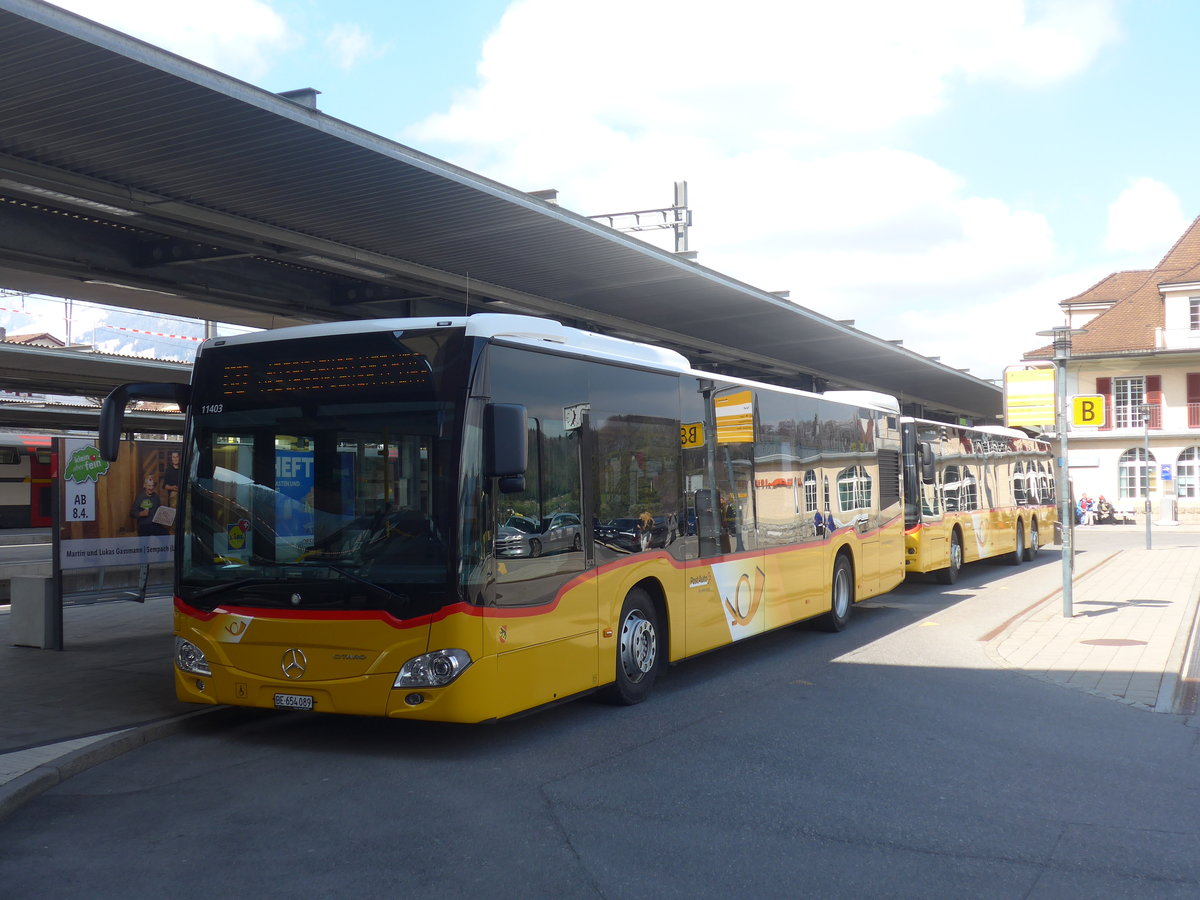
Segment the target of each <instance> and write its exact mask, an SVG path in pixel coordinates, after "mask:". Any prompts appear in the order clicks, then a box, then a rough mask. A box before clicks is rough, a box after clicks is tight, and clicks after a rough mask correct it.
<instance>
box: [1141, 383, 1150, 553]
mask: <svg viewBox="0 0 1200 900" xmlns="http://www.w3.org/2000/svg"><path fill="white" fill-rule="evenodd" d="M1142 430H1143V432H1144V434H1145V437H1144V438H1143V444H1142V453H1143V454H1144V456H1143V459H1142V462H1143V464H1144V468H1143V469H1142V477H1143V478H1144V479H1145V481H1143V482H1142V490H1143V492H1144V494H1145V497H1146V549H1147V550H1149V549H1151V548H1150V406H1149V405H1148V404H1147V405H1145V406H1143V407H1142Z"/></svg>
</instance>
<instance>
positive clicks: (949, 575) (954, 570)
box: [936, 530, 963, 584]
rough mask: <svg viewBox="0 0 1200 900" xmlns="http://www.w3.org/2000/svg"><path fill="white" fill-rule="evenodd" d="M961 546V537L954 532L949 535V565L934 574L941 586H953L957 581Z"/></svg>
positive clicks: (961, 553) (961, 557)
mask: <svg viewBox="0 0 1200 900" xmlns="http://www.w3.org/2000/svg"><path fill="white" fill-rule="evenodd" d="M962 565H963V546H962V535H961V534H959V533H958V531H957V530H956V531H955V532H954V533H953V534H951V535H950V565H948V566H946V568H944V569H938V570H937V572H936V575H937V580H938V581H940V582H941V583H942V584H954V582H956V581H958V573H959V572H961V571H962Z"/></svg>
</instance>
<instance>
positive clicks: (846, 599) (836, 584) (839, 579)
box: [833, 568, 850, 618]
mask: <svg viewBox="0 0 1200 900" xmlns="http://www.w3.org/2000/svg"><path fill="white" fill-rule="evenodd" d="M849 609H850V575H849V574H848V573H847V572H846V570H845V569H842V568H839V569H838V571H837V575H836V576H835V578H834V581H833V612H834V615H836V616H837V617H838V618H841V617H843V616H845V615H846V613H847V612H848V611H849Z"/></svg>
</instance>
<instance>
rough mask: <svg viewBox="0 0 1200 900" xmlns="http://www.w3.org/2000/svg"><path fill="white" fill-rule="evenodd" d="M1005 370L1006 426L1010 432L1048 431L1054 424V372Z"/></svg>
mask: <svg viewBox="0 0 1200 900" xmlns="http://www.w3.org/2000/svg"><path fill="white" fill-rule="evenodd" d="M1043 366H1044V367H1043V368H1018V367H1015V366H1010V367H1009V368H1007V369H1005V370H1004V422H1005V424H1006V425H1008V426H1009V427H1010V428H1011V427H1015V426H1021V425H1023V426H1025V427H1028V428H1045V427H1046V426H1048V425H1053V424H1054V368H1053V366H1052V365H1050V364H1048V363H1047V364H1043Z"/></svg>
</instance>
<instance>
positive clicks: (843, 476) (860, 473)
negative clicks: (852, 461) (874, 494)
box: [837, 466, 871, 512]
mask: <svg viewBox="0 0 1200 900" xmlns="http://www.w3.org/2000/svg"><path fill="white" fill-rule="evenodd" d="M837 488H838V506H839V507H840V508H841V510H842V512H847V511H849V510H852V509H866V508H868V507H869V506H870V505H871V476H870V475H868V474H867V470H866V469H864V468H863V467H862V466H850V467H849V468H845V469H842V471H841V472H839V473H838V479H837Z"/></svg>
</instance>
